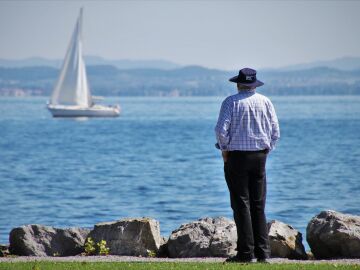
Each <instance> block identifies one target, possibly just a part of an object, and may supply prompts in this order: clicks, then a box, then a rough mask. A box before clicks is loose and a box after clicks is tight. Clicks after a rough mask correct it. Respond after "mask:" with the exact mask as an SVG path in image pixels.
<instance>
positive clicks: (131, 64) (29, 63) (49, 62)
mask: <svg viewBox="0 0 360 270" xmlns="http://www.w3.org/2000/svg"><path fill="white" fill-rule="evenodd" d="M85 63H86V65H92V66H94V65H111V66H114V67H116V68H118V69H137V68H155V69H164V70H167V69H174V68H179V67H181V66H180V65H178V64H175V63H173V62H170V61H166V60H127V59H122V60H107V59H104V58H102V57H99V56H91V55H90V56H85ZM61 64H62V60H60V59H46V58H41V57H31V58H26V59H20V60H9V59H0V67H8V68H19V67H38V66H48V67H55V68H60V67H61Z"/></svg>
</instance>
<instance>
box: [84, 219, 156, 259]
mask: <svg viewBox="0 0 360 270" xmlns="http://www.w3.org/2000/svg"><path fill="white" fill-rule="evenodd" d="M89 237H91V238H93V239H94V241H95V242H99V241H101V240H105V241H106V244H107V247H109V248H110V252H109V254H112V255H128V256H144V257H146V256H148V254H156V253H157V252H158V251H159V248H160V244H161V236H160V225H159V222H158V221H156V220H154V219H150V218H127V219H121V220H118V221H113V222H102V223H98V224H96V225H95V226H94V229H93V230H92V231H91V232H90V234H89ZM149 251H150V253H149Z"/></svg>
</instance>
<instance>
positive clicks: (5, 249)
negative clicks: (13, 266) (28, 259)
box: [0, 244, 10, 257]
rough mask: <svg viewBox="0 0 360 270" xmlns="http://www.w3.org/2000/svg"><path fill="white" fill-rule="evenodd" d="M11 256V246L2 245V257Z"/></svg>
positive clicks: (0, 252) (0, 247)
mask: <svg viewBox="0 0 360 270" xmlns="http://www.w3.org/2000/svg"><path fill="white" fill-rule="evenodd" d="M9 254H10V252H9V245H3V244H0V257H5V256H7V255H9Z"/></svg>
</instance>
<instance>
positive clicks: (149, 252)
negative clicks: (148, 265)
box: [146, 249, 156, 258]
mask: <svg viewBox="0 0 360 270" xmlns="http://www.w3.org/2000/svg"><path fill="white" fill-rule="evenodd" d="M146 253H147V256H148V257H150V258H155V257H156V252H155V251H154V250H149V249H147V250H146Z"/></svg>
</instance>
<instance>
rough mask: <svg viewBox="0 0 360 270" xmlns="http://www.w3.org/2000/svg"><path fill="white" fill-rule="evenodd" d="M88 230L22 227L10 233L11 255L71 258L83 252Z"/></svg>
mask: <svg viewBox="0 0 360 270" xmlns="http://www.w3.org/2000/svg"><path fill="white" fill-rule="evenodd" d="M89 231H90V230H89V229H84V228H67V229H59V228H54V227H50V226H43V225H38V224H31V225H24V226H21V227H18V228H14V229H12V230H11V232H10V237H9V240H10V247H9V251H10V253H11V254H15V255H20V256H72V255H77V254H80V253H81V252H83V250H84V247H83V246H84V243H85V239H86V237H87V235H88V233H89Z"/></svg>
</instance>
